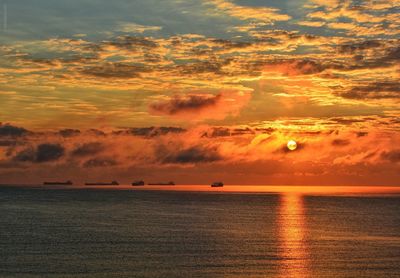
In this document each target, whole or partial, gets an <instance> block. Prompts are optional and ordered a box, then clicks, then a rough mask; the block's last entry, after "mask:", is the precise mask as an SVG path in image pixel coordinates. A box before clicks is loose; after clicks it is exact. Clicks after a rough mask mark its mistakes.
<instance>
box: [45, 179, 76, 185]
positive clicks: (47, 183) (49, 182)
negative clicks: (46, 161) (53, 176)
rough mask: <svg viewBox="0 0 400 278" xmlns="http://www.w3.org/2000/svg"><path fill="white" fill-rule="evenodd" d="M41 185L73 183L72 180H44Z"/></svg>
mask: <svg viewBox="0 0 400 278" xmlns="http://www.w3.org/2000/svg"><path fill="white" fill-rule="evenodd" d="M43 185H73V182H72V181H70V180H69V181H45V182H43Z"/></svg>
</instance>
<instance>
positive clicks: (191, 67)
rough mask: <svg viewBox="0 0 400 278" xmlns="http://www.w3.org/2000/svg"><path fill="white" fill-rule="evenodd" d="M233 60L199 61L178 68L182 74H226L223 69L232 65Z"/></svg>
mask: <svg viewBox="0 0 400 278" xmlns="http://www.w3.org/2000/svg"><path fill="white" fill-rule="evenodd" d="M231 61H232V59H223V60H217V59H211V60H209V61H197V62H193V63H187V64H182V65H178V66H176V68H177V69H178V71H179V72H180V73H181V74H188V75H191V74H201V73H215V74H224V71H223V70H222V68H223V67H224V66H226V65H229V64H230V63H231Z"/></svg>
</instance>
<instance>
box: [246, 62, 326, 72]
mask: <svg viewBox="0 0 400 278" xmlns="http://www.w3.org/2000/svg"><path fill="white" fill-rule="evenodd" d="M329 67H330V66H329V65H328V64H323V63H322V62H321V61H317V60H313V59H276V60H267V61H256V62H253V63H250V64H248V65H247V69H248V70H249V71H263V69H264V68H266V69H268V68H271V70H276V71H280V72H282V73H283V74H285V75H289V76H295V75H309V74H316V73H321V72H323V71H324V70H326V69H328V68H329Z"/></svg>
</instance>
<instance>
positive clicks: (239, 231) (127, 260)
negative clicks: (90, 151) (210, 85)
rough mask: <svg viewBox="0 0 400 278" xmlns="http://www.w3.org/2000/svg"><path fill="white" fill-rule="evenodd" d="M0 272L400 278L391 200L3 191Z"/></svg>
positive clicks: (395, 209)
mask: <svg viewBox="0 0 400 278" xmlns="http://www.w3.org/2000/svg"><path fill="white" fill-rule="evenodd" d="M0 277H166V278H169V277H172V278H173V277H211V278H213V277H299V278H300V277H400V196H399V195H388V196H374V195H357V194H355V195H352V196H331V195H329V194H325V195H322V196H311V195H300V194H298V193H291V192H286V193H282V194H269V193H259V194H257V193H246V194H244V193H229V192H219V193H217V192H208V193H207V192H184V191H143V190H139V191H138V190H99V189H92V190H82V189H81V190H78V189H70V190H68V189H59V190H52V189H27V188H11V187H0Z"/></svg>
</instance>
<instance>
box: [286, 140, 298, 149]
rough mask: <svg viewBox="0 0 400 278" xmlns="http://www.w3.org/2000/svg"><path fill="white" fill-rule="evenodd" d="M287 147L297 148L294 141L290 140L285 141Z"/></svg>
mask: <svg viewBox="0 0 400 278" xmlns="http://www.w3.org/2000/svg"><path fill="white" fill-rule="evenodd" d="M287 148H288V149H289V150H291V151H294V150H296V149H297V143H296V141H294V140H290V141H289V142H288V143H287Z"/></svg>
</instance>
